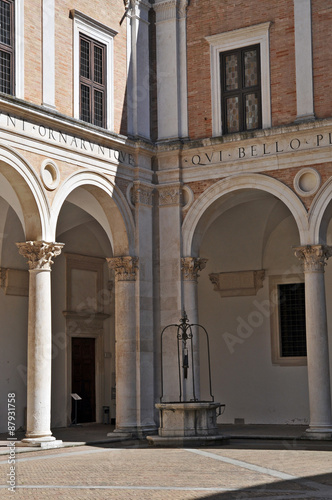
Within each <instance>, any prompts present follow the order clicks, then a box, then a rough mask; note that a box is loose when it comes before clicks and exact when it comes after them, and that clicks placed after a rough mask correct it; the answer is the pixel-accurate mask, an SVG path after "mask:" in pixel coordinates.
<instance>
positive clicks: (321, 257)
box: [294, 245, 332, 273]
mask: <svg viewBox="0 0 332 500" xmlns="http://www.w3.org/2000/svg"><path fill="white" fill-rule="evenodd" d="M294 251H295V256H296V257H297V258H298V259H300V260H301V263H302V265H303V271H304V272H321V273H323V272H324V267H325V266H326V261H327V259H328V258H329V257H331V256H332V246H328V245H306V246H303V247H296V248H294Z"/></svg>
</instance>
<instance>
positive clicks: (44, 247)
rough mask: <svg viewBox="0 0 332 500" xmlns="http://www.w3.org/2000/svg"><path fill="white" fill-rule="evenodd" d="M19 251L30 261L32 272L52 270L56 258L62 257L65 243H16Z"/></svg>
mask: <svg viewBox="0 0 332 500" xmlns="http://www.w3.org/2000/svg"><path fill="white" fill-rule="evenodd" d="M16 245H17V247H18V251H19V253H20V254H21V255H23V257H25V258H26V259H27V260H28V264H29V269H30V271H31V270H47V271H50V270H51V264H53V260H52V259H54V258H55V257H57V256H58V255H60V253H61V250H62V248H63V246H64V243H54V242H53V243H48V242H46V241H27V242H25V243H16Z"/></svg>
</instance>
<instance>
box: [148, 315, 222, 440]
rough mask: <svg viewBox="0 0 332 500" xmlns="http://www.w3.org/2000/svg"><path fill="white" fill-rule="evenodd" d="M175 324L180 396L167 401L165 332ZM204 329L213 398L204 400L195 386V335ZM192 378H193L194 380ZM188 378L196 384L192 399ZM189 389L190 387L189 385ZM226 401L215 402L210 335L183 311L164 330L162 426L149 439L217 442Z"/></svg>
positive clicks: (160, 406) (191, 382)
mask: <svg viewBox="0 0 332 500" xmlns="http://www.w3.org/2000/svg"><path fill="white" fill-rule="evenodd" d="M171 328H173V331H175V332H176V338H175V340H176V342H177V364H178V378H179V399H178V401H164V399H165V397H164V362H163V358H164V354H165V353H164V343H165V342H164V334H165V332H166V331H167V330H168V329H171ZM196 330H197V332H202V331H203V334H204V335H205V338H206V346H207V364H208V378H209V392H210V400H209V401H206V400H205V401H201V400H199V398H198V397H197V391H196V387H195V375H196V367H195V362H197V360H196V361H195V355H194V351H195V347H197V345H196V346H195V342H196V339H195V335H196ZM190 378H191V380H190ZM186 379H189V380H188V383H189V384H192V391H191V390H190V395H191V396H192V397H190V399H187V398H186V394H184V381H185V380H186ZM187 390H188V387H187ZM224 407H225V405H222V404H220V403H215V402H214V397H213V394H212V384H211V362H210V346H209V336H208V333H207V331H206V329H205V328H204V327H203V326H202V325H199V324H196V323H189V320H188V317H187V315H186V313H185V312H184V313H183V316H182V318H181V319H180V323H179V324H171V325H168V326H166V327H165V328H164V329H163V331H162V332H161V397H160V403H157V404H156V408H157V409H158V410H159V416H160V426H159V429H158V435H159V436H157V437H152V436H149V437H148V438H147V439H148V440H149V441H150V442H152V443H153V444H159V445H171V446H172V445H178V444H179V443H180V444H181V443H182V444H183V443H184V442H188V441H189V442H193V443H205V444H211V443H216V442H217V441H218V440H220V439H221V436H220V434H219V433H218V429H217V421H216V420H217V416H218V415H221V409H222V408H224Z"/></svg>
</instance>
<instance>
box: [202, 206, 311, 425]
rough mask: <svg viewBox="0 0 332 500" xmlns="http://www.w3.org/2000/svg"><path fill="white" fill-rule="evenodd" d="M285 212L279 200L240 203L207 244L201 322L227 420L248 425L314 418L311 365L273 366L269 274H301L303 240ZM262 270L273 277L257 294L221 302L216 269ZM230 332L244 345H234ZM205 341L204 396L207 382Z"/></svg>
mask: <svg viewBox="0 0 332 500" xmlns="http://www.w3.org/2000/svg"><path fill="white" fill-rule="evenodd" d="M285 215H286V214H285V210H284V208H283V206H281V205H280V207H279V208H278V205H276V200H275V199H274V198H272V197H270V198H265V199H263V198H262V199H258V200H257V201H252V202H250V203H244V204H241V205H238V206H236V207H235V208H233V209H231V210H229V211H228V212H226V213H224V214H223V215H222V216H220V217H219V218H218V219H217V220H216V221H215V222H214V223H213V224H212V225H211V227H210V228H209V230H208V231H207V233H206V235H205V238H204V241H203V242H202V245H201V250H200V256H201V257H204V258H208V259H209V260H208V263H207V267H206V269H205V270H204V271H202V272H201V277H200V278H199V286H198V293H199V299H198V300H199V322H200V323H201V324H202V325H203V326H204V327H206V328H207V330H208V332H209V335H210V344H211V345H210V349H211V365H212V388H213V393H214V396H215V400H216V401H219V402H221V403H225V404H226V411H225V413H224V416H223V417H221V418H219V422H220V423H221V422H223V423H234V419H238V418H239V419H244V421H245V423H248V424H250V423H266V424H268V423H274V424H282V423H290V424H291V423H294V424H295V423H306V422H307V421H308V417H309V408H308V387H307V368H306V367H303V366H300V367H284V366H283V367H281V366H275V365H272V361H271V338H270V317H269V313H268V312H267V313H262V312H260V305H261V304H262V302H263V301H265V300H267V299H268V297H269V283H268V276H269V275H270V274H282V273H285V272H287V271H288V270H291V271H292V272H294V270H295V269H296V268H297V266H298V263H297V259H296V258H295V257H293V251H292V246H293V245H297V244H298V243H299V239H298V233H297V229H296V226H295V223H294V220H293V219H292V217H291V216H288V217H287V218H285ZM294 266H295V267H294ZM261 268H264V269H265V270H266V275H267V276H266V278H265V280H264V287H263V288H262V289H260V290H259V291H258V293H257V295H256V296H247V297H227V298H221V297H220V295H219V294H218V292H216V291H214V290H213V285H212V283H211V282H210V280H209V277H208V275H209V273H211V272H227V271H242V270H249V269H261ZM226 333H229V334H232V335H234V336H235V337H236V338H238V339H239V341H240V342H239V343H234V345H231V346H230V347H229V346H228V345H227V343H226V341H225V334H226ZM239 333H240V335H239ZM241 335H242V337H246V338H241ZM202 344H203V343H201V347H202V349H201V350H202V352H201V356H202V358H201V360H202V365H201V377H202V382H201V383H202V393H203V394H202V399H203V397H204V395H206V388H207V379H206V375H205V374H206V363H204V359H203V357H204V349H203V346H202Z"/></svg>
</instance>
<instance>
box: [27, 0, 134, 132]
mask: <svg viewBox="0 0 332 500" xmlns="http://www.w3.org/2000/svg"><path fill="white" fill-rule="evenodd" d="M71 9H77V10H78V11H80V12H82V13H84V14H86V15H87V16H89V17H91V18H93V19H95V20H97V21H99V22H101V23H103V24H105V25H106V26H109V27H111V28H113V29H115V30H116V31H118V34H117V35H116V36H115V38H114V129H115V132H120V131H121V132H122V133H125V132H126V116H125V115H124V116H123V110H124V108H125V93H126V76H127V69H126V57H127V55H126V22H124V23H123V24H122V26H120V25H119V21H120V19H121V17H122V16H123V13H124V5H123V2H122V0H94V1H93V2H92V1H90V0H72V1H68V0H56V2H55V40H56V44H55V92H56V95H55V105H56V109H57V111H59V112H60V113H63V114H65V115H68V116H73V20H72V19H70V18H69V11H70V10H71ZM25 99H26V100H27V101H30V102H33V103H35V104H38V105H40V104H41V103H42V5H41V1H40V0H36V1H33V2H32V1H30V2H26V6H25Z"/></svg>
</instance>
